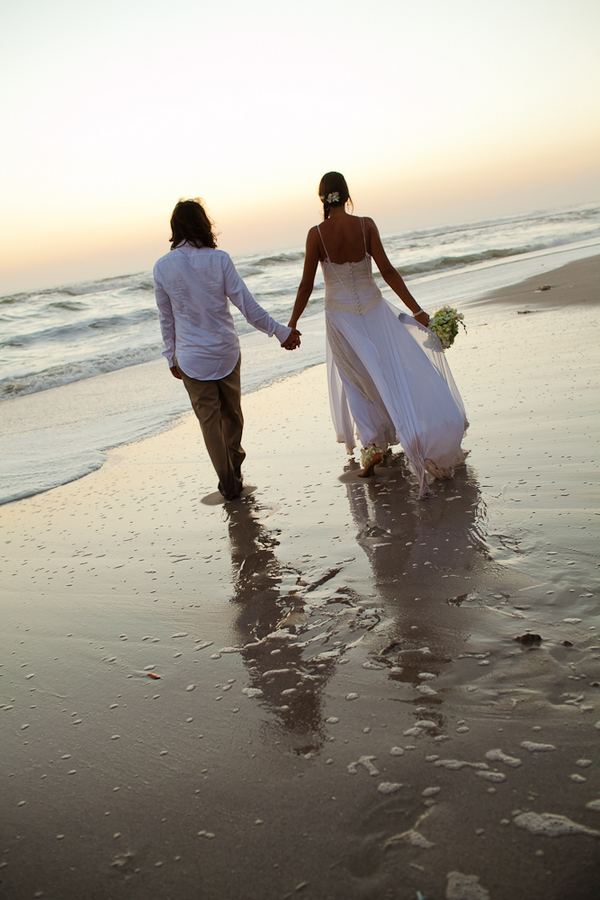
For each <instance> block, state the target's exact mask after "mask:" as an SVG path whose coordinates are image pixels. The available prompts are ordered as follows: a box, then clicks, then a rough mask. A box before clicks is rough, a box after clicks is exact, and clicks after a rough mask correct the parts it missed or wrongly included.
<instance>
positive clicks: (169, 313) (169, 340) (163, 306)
mask: <svg viewBox="0 0 600 900" xmlns="http://www.w3.org/2000/svg"><path fill="white" fill-rule="evenodd" d="M154 296H155V297H156V305H157V306H158V318H159V321H160V330H161V332H162V337H163V343H164V345H165V349H164V350H163V353H162V355H163V356H164V357H165V359H166V360H167V362H168V363H169V367H170V368H173V366H174V365H175V318H174V316H173V307H172V305H171V300H170V298H169V295H168V294H167V292H166V291H165V289H164V287H163V286H162V284H161V283H160V281H159V279H158V277H157V275H156V271H155V272H154Z"/></svg>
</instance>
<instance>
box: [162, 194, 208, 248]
mask: <svg viewBox="0 0 600 900" xmlns="http://www.w3.org/2000/svg"><path fill="white" fill-rule="evenodd" d="M213 228H214V222H213V221H212V220H211V219H209V217H208V216H207V214H206V210H205V209H204V207H203V205H202V201H201V200H200V198H199V197H197V198H196V199H195V200H180V201H179V203H178V204H177V206H176V207H175V209H174V210H173V214H172V216H171V237H170V239H169V240H170V241H171V250H174V249H175V247H177V246H178V245H179V244H181V243H183V241H187V243H188V244H191V245H192V247H212V248H213V249H214V248H215V247H216V246H217V239H216V237H215V235H214V232H213Z"/></svg>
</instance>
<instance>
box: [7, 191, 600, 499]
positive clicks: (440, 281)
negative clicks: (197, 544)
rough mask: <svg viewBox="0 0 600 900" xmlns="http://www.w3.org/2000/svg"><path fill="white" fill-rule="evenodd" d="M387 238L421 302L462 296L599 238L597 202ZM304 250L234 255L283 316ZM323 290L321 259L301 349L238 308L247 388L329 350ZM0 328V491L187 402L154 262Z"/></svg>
mask: <svg viewBox="0 0 600 900" xmlns="http://www.w3.org/2000/svg"><path fill="white" fill-rule="evenodd" d="M383 242H384V246H385V248H386V251H387V253H388V256H389V257H390V259H391V261H392V263H393V264H394V265H395V266H396V267H397V268H398V271H399V272H400V273H401V274H402V276H403V277H404V278H405V280H406V281H407V282H408V283H409V285H410V286H411V290H412V291H413V292H414V294H415V296H416V298H417V300H418V301H419V302H420V303H421V305H422V306H424V307H425V308H428V309H429V310H430V311H433V310H434V309H435V308H437V306H438V305H442V304H444V303H447V302H452V303H453V304H456V303H459V304H461V305H462V306H463V307H465V306H468V304H469V302H471V301H473V299H474V298H476V297H477V296H479V295H481V294H482V293H484V292H485V291H487V290H492V289H494V288H497V287H501V286H504V285H506V284H510V283H515V282H517V281H520V280H522V279H523V278H526V277H528V276H529V275H532V274H534V273H536V272H538V271H541V270H542V268H543V264H544V263H547V264H549V265H550V268H554V267H555V266H558V265H562V264H563V263H565V262H568V261H570V260H571V259H578V258H582V257H584V256H587V255H595V254H597V253H598V252H600V206H599V205H597V204H596V205H587V206H580V207H577V208H573V209H562V210H554V211H551V212H536V213H532V214H531V215H521V216H514V217H504V218H501V219H495V220H489V221H484V222H475V223H468V224H464V223H462V224H460V225H455V226H446V227H440V228H431V229H423V230H419V231H412V232H404V233H398V234H388V235H383ZM224 249H226V248H224ZM303 256H304V255H303V251H302V250H301V249H297V250H290V251H287V252H281V253H277V254H272V255H265V254H254V255H251V256H244V257H234V262H235V264H236V266H237V269H238V271H239V273H240V275H241V276H242V277H243V278H244V280H245V282H246V284H247V285H248V287H249V289H250V290H251V291H252V293H253V294H254V296H255V297H256V299H257V300H258V302H259V303H260V304H261V305H262V306H263V307H264V308H265V309H267V310H268V311H269V313H270V314H271V315H272V316H274V317H275V318H276V319H278V320H280V321H283V322H286V321H287V319H288V317H289V313H290V310H291V308H292V306H293V303H294V299H295V293H296V289H297V286H298V283H299V281H300V276H301V273H302V266H303ZM376 278H377V279H378V281H379V284H380V286H381V287H382V289H384V293H386V294H387V296H390V292H389V291H388V290H387V286H386V285H385V283H384V282H383V280H382V279H381V278H380V276H379V275H378V274H376ZM392 297H393V295H392ZM323 299H324V285H323V281H322V278H321V275H320V272H318V274H317V279H316V282H315V290H314V292H313V295H312V297H311V301H310V304H309V307H308V308H307V311H306V312H305V314H304V316H303V318H302V320H301V323H300V328H301V330H302V332H303V335H304V339H303V346H302V348H301V350H300V351H296V352H293V353H288V352H284V351H282V350H281V349H280V348H279V345H278V344H277V342H276V341H275V340H274V339H272V340H268V339H266V338H265V336H264V335H261V334H258V333H257V332H255V331H254V330H253V329H252V328H251V327H250V326H249V325H248V324H247V323H246V321H245V320H244V318H243V317H242V316H241V315H240V314H239V313H238V311H237V310H234V318H235V320H236V325H237V328H238V331H239V333H240V338H241V344H242V355H243V359H244V364H243V390H244V392H249V391H252V390H256V389H257V388H259V387H262V386H265V385H267V384H269V383H272V382H273V381H275V380H277V379H278V378H281V377H285V376H286V375H289V374H291V373H293V372H296V371H301V370H302V369H304V368H307V367H308V366H311V365H315V364H317V363H319V362H321V361H323V359H324V348H325V341H324V321H323ZM0 335H1V338H0V401H3V402H0V419H1V420H2V424H1V430H0V459H1V460H2V463H1V468H0V502H7V501H10V500H14V499H18V498H20V497H24V496H29V495H32V494H35V493H39V492H40V491H43V490H47V489H48V488H51V487H53V486H55V485H58V484H61V483H65V482H67V481H70V480H73V479H74V478H78V477H80V476H81V475H84V474H86V473H87V472H90V471H92V470H93V469H95V468H97V467H98V466H100V465H101V464H102V461H103V459H104V453H105V451H106V450H107V449H109V448H111V447H114V446H117V445H119V444H122V443H126V442H129V441H132V440H137V439H139V438H142V437H145V436H148V435H150V434H152V433H155V432H156V431H158V430H160V429H162V428H165V427H167V426H168V425H169V423H170V422H171V421H172V420H173V418H174V417H176V416H179V415H180V414H181V413H182V412H184V411H187V410H188V409H189V401H188V398H187V394H186V393H185V391H184V390H182V389H181V384H180V383H179V382H177V381H176V380H175V379H173V378H172V377H171V376H170V374H169V372H168V369H167V365H166V363H165V362H164V360H162V359H161V353H162V342H161V337H160V329H159V325H158V314H157V310H156V306H155V303H154V292H153V284H152V276H151V273H149V272H145V273H137V274H132V275H124V276H121V277H116V278H110V279H104V280H102V281H96V282H85V283H81V284H74V285H66V286H62V287H59V288H48V289H47V290H43V291H35V292H30V293H18V294H13V295H10V296H5V297H0Z"/></svg>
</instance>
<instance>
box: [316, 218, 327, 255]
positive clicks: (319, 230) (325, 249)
mask: <svg viewBox="0 0 600 900" xmlns="http://www.w3.org/2000/svg"><path fill="white" fill-rule="evenodd" d="M317 231H318V232H319V237H320V238H321V243H322V244H323V250H324V251H325V259H326V260H327V262H330V260H329V253H328V252H327V247H326V246H325V241H324V240H323V235H322V234H321V226H320V225H317Z"/></svg>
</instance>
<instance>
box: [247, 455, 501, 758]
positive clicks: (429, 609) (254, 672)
mask: <svg viewBox="0 0 600 900" xmlns="http://www.w3.org/2000/svg"><path fill="white" fill-rule="evenodd" d="M353 468H358V467H357V466H356V464H354V465H352V464H351V465H350V466H349V467H348V470H347V474H346V475H345V476H343V478H342V480H343V481H345V482H346V489H347V495H348V501H349V504H350V510H351V513H352V516H353V519H354V522H355V524H356V529H357V542H358V544H359V545H360V547H361V548H362V549H363V550H364V552H365V553H366V556H367V558H368V560H369V563H370V566H371V569H372V573H373V582H374V586H375V588H376V590H377V594H378V598H379V599H378V601H377V602H378V603H379V605H380V606H383V613H384V617H385V619H386V620H387V622H388V625H387V629H386V632H385V636H383V634H382V637H381V640H380V641H379V646H378V648H377V650H376V651H373V654H372V656H373V660H372V662H373V663H374V664H375V665H377V666H381V667H382V668H385V669H386V671H387V672H388V674H389V677H391V678H392V679H394V680H399V681H405V682H409V683H411V684H412V685H414V686H416V687H419V689H420V691H421V695H420V696H422V698H423V702H424V703H427V704H429V707H430V709H431V710H432V713H433V712H434V710H435V706H436V704H438V705H439V703H440V698H439V695H437V694H436V693H435V691H434V689H433V688H432V687H429V690H428V689H427V688H428V683H427V680H426V678H425V679H424V677H423V675H424V674H425V675H426V676H429V677H433V676H437V675H439V674H440V673H441V672H442V671H443V670H444V668H445V667H446V666H447V665H448V663H449V662H450V661H451V660H452V659H453V658H456V656H457V655H459V654H460V653H461V652H462V651H463V650H464V648H465V642H466V640H467V637H468V635H467V634H466V633H465V632H464V631H463V627H464V626H463V625H462V624H461V621H460V620H461V617H457V616H456V608H455V607H456V606H457V605H461V604H462V603H463V602H468V601H469V600H470V599H471V598H472V597H473V596H474V595H475V594H477V591H478V590H479V591H480V590H481V589H482V585H483V584H484V582H485V580H486V579H487V581H488V583H489V584H492V583H493V573H491V572H490V564H489V556H488V551H487V547H486V544H485V533H484V528H483V527H482V526H483V523H484V519H485V509H484V507H483V504H482V500H481V495H480V490H479V486H478V484H477V480H476V478H475V476H474V474H473V472H472V471H471V470H470V469H469V468H468V467H463V468H462V469H460V470H458V471H457V473H456V475H455V477H454V479H452V480H451V481H448V482H442V483H441V484H439V486H437V485H436V490H437V492H438V497H437V499H435V500H429V501H425V502H423V501H418V500H416V499H415V494H414V485H413V479H412V477H411V475H410V472H409V471H408V469H407V467H406V464H405V462H404V457H403V456H402V455H400V456H397V457H394V458H393V459H392V462H391V465H390V466H389V467H388V468H387V469H385V470H383V472H382V473H381V475H380V477H378V478H377V479H376V480H373V481H366V482H365V481H363V480H359V479H357V478H356V477H355V473H354V472H353ZM268 514H269V511H268V510H266V509H264V508H261V506H260V504H259V502H258V501H257V500H256V499H255V498H253V497H246V498H245V499H243V500H242V501H241V502H239V503H238V504H236V505H235V506H232V508H231V512H230V518H229V535H230V541H231V556H232V567H233V585H234V595H233V601H234V602H235V603H236V604H237V606H238V615H237V620H236V628H237V631H238V634H237V635H236V643H237V644H238V645H239V646H242V647H243V651H242V656H243V659H244V662H245V664H246V666H247V668H248V672H249V675H250V688H251V689H254V690H256V691H257V692H260V693H259V694H258V693H257V696H258V697H259V698H260V702H263V703H265V704H267V705H268V707H269V708H270V709H271V711H272V712H273V713H274V719H273V720H272V721H271V724H272V725H274V726H275V727H278V729H279V735H278V736H279V738H280V739H282V740H283V735H284V734H285V736H286V741H287V742H289V741H291V748H292V749H293V750H294V751H295V752H297V753H308V752H311V751H315V750H317V749H318V748H319V747H320V746H321V745H322V743H323V742H324V740H326V726H325V724H324V712H323V707H324V700H323V689H324V686H325V685H326V683H327V682H328V680H329V679H330V678H331V677H332V675H333V674H334V673H335V671H336V668H337V665H338V664H339V662H340V660H341V658H343V656H344V651H345V644H344V645H343V646H339V645H340V644H342V643H343V642H341V641H336V642H335V643H336V644H337V645H338V647H337V648H335V647H334V642H333V637H334V633H335V636H337V637H339V636H340V633H339V631H338V632H335V628H336V627H337V626H335V625H327V624H325V626H324V628H323V627H322V625H323V622H325V621H326V619H328V621H329V622H330V623H331V622H333V621H334V619H335V616H336V615H337V616H338V618H339V605H340V604H342V603H343V602H347V604H348V607H352V606H355V605H357V604H361V603H364V606H365V608H367V607H369V608H370V607H372V605H373V603H372V600H366V598H361V597H353V598H352V600H349V599H346V598H344V597H342V596H340V595H341V594H342V593H343V592H342V591H340V590H339V589H338V590H336V588H335V586H334V585H335V581H332V583H331V597H330V598H329V600H328V599H325V600H322V603H323V605H319V604H316V605H315V608H311V606H310V603H309V602H310V599H311V590H312V589H313V587H315V585H314V584H313V585H311V584H309V583H307V581H306V580H305V579H303V577H302V573H301V572H300V571H299V570H298V569H296V568H295V567H294V566H292V565H286V564H284V563H282V562H281V561H280V560H279V559H278V558H277V555H276V548H277V547H278V544H279V541H278V538H277V532H276V531H274V530H273V529H269V528H268V527H267V525H266V524H265V522H267V521H268V519H267V516H268ZM337 571H338V570H337V569H336V570H335V572H337ZM321 583H322V581H320V582H318V584H321ZM370 588H371V585H369V593H370V592H371V591H370ZM333 605H337V607H338V612H337V613H334V611H333ZM328 617H329V618H328ZM315 625H319V626H321V627H320V629H319V631H318V632H317V633H318V634H319V638H320V640H319V641H318V643H316V644H315V643H311V638H310V635H311V633H314V631H313V629H314V627H315ZM328 628H330V634H326V632H327V629H328ZM274 634H275V637H274V636H273V635H274ZM354 636H356V635H354ZM307 638H308V640H307ZM323 651H324V652H323ZM382 674H383V673H382Z"/></svg>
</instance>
